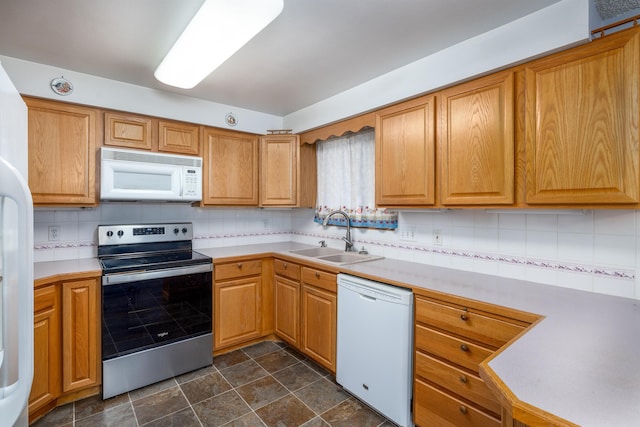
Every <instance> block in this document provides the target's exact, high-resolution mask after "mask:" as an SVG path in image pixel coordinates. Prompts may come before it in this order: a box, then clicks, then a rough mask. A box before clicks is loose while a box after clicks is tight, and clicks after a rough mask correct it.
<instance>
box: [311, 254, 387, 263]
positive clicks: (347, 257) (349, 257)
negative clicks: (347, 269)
mask: <svg viewBox="0 0 640 427" xmlns="http://www.w3.org/2000/svg"><path fill="white" fill-rule="evenodd" d="M382 258H384V257H382V256H377V255H370V254H359V253H355V252H353V253H352V252H342V253H339V254H335V255H327V256H319V257H316V259H318V260H321V261H327V262H332V263H335V264H339V265H345V264H355V263H358V262H366V261H374V260H376V259H382Z"/></svg>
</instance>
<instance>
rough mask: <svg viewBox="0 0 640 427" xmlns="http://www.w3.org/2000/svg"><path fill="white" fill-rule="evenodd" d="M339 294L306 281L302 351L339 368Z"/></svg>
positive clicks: (303, 291)
mask: <svg viewBox="0 0 640 427" xmlns="http://www.w3.org/2000/svg"><path fill="white" fill-rule="evenodd" d="M336 312H337V297H336V294H335V293H333V292H328V291H326V290H324V289H320V288H316V287H314V286H308V285H306V284H303V286H302V340H301V341H302V351H303V352H304V353H305V354H307V355H309V356H310V357H311V358H312V359H314V360H315V361H316V362H318V363H320V364H321V365H323V366H324V367H325V368H327V369H329V370H330V371H331V372H335V371H336V318H337V315H336Z"/></svg>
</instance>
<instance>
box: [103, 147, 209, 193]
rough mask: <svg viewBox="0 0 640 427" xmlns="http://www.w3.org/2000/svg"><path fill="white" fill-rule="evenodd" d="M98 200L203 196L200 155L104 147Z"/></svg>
mask: <svg viewBox="0 0 640 427" xmlns="http://www.w3.org/2000/svg"><path fill="white" fill-rule="evenodd" d="M100 200H104V201H119V200H129V201H132V200H135V201H163V202H196V201H199V200H202V158H201V157H192V156H181V155H176V154H163V153H150V152H144V151H136V150H123V149H116V148H106V147H103V148H101V151H100Z"/></svg>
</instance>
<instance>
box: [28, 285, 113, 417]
mask: <svg viewBox="0 0 640 427" xmlns="http://www.w3.org/2000/svg"><path fill="white" fill-rule="evenodd" d="M99 280H100V277H88V278H81V279H72V280H65V281H60V282H54V283H51V284H49V285H46V286H42V287H39V288H38V289H35V290H34V299H33V302H34V319H33V320H34V324H33V328H34V330H33V332H34V343H33V344H34V360H33V368H34V369H33V383H32V386H31V394H30V395H29V419H30V421H31V422H32V421H33V420H34V419H37V418H38V417H40V416H42V415H43V414H45V413H46V412H48V411H49V410H50V409H53V408H54V407H56V406H57V405H60V404H62V403H66V402H69V401H73V400H76V399H78V398H80V397H86V396H87V395H91V394H95V393H97V392H98V391H99V389H98V386H99V385H100V383H101V370H100V367H101V363H100V362H101V355H100V347H99V346H100V344H99V343H100V282H99ZM83 393H84V394H83Z"/></svg>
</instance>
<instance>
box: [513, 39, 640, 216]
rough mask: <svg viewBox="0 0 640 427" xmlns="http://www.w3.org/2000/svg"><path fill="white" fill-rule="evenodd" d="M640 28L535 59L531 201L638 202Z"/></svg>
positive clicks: (529, 93)
mask: <svg viewBox="0 0 640 427" xmlns="http://www.w3.org/2000/svg"><path fill="white" fill-rule="evenodd" d="M639 48H640V33H638V31H635V30H627V31H622V32H620V33H617V34H614V35H611V36H607V37H605V38H603V39H599V40H596V41H594V42H592V43H590V44H588V45H585V46H579V47H577V48H574V49H571V50H568V51H566V52H562V53H560V54H555V55H552V56H550V57H548V58H544V59H541V60H537V61H534V62H531V63H529V64H527V65H526V66H525V73H526V74H525V79H526V112H525V114H526V118H525V126H526V138H525V141H526V142H525V143H526V196H525V197H526V203H528V204H583V203H584V204H587V203H599V204H623V203H638V201H639V194H638V193H639V189H638V187H639V184H638V173H639V172H638V117H639V111H638V103H639V101H640V93H639V87H640V85H639V82H638V79H639V78H640V73H639V69H640V55H639V51H638V50H639Z"/></svg>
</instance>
